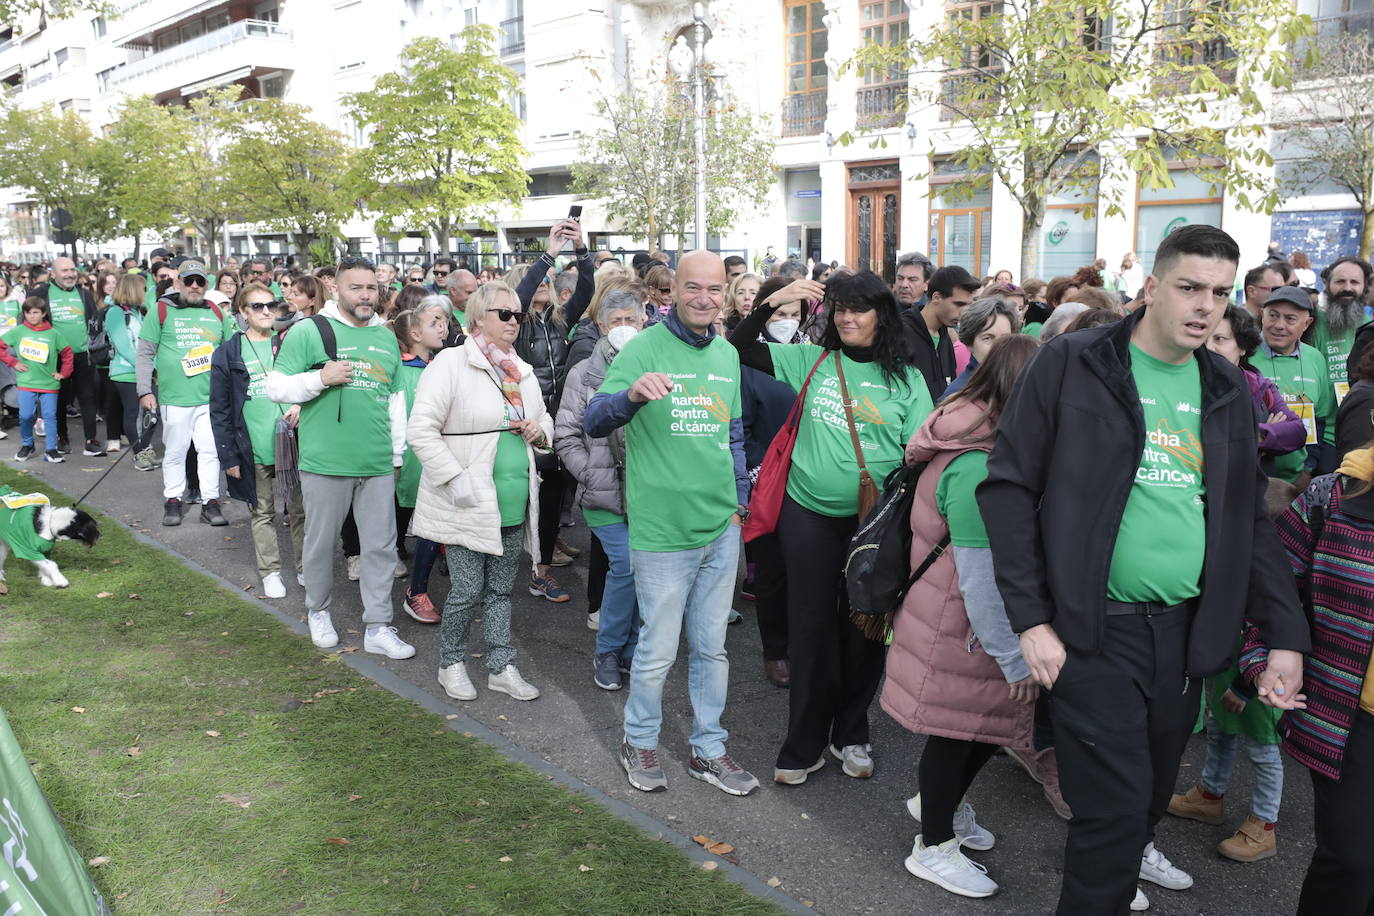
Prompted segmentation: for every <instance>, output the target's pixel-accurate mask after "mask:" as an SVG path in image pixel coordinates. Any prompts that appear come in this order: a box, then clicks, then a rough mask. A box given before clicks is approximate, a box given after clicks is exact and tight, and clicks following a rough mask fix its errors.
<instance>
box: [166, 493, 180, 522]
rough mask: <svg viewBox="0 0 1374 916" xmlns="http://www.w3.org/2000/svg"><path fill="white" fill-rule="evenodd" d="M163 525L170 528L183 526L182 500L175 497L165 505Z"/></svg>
mask: <svg viewBox="0 0 1374 916" xmlns="http://www.w3.org/2000/svg"><path fill="white" fill-rule="evenodd" d="M162 524H163V525H165V526H167V527H168V528H173V527H175V526H177V525H180V524H181V500H179V499H177V498H176V497H175V496H173V497H172V498H171V499H169V500H167V502H165V503H163V507H162Z"/></svg>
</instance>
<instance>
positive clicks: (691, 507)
mask: <svg viewBox="0 0 1374 916" xmlns="http://www.w3.org/2000/svg"><path fill="white" fill-rule="evenodd" d="M676 284H677V285H676V289H675V291H674V293H675V298H676V300H677V304H676V306H675V308H674V309H673V310H671V311H670V312H668V314H667V315H666V316H665V318H664V320H663V321H661V322H659V323H658V324H656V325H654V326H653V327H651V328H649V329H648V330H646V331H643V332H641V333H640V334H638V335H636V336H635V337H634V338H632V339H631V340H630V341H629V342H628V343H627V344H625V347H624V349H622V350H621V351H620V353H619V355H618V356H617V357H616V359H615V362H614V363H612V364H611V366H610V368H609V369H608V370H607V372H606V380H605V382H603V383H602V385H601V389H600V390H599V391H598V392H597V393H596V394H595V395H594V396H593V397H592V400H591V402H590V403H589V404H588V405H587V412H586V414H585V415H584V417H583V427H584V428H585V429H586V431H587V434H588V435H589V436H591V437H592V438H601V437H603V436H606V435H609V434H610V433H611V431H612V430H614V429H616V428H617V427H621V426H623V427H625V509H626V517H627V519H628V521H629V526H630V556H631V565H632V567H633V569H634V576H635V594H636V597H637V598H638V601H639V613H640V617H641V619H642V620H643V625H642V627H641V629H640V631H639V645H638V647H637V648H636V649H635V657H634V669H633V671H631V673H630V696H629V698H628V699H627V700H626V702H625V734H624V740H623V741H622V742H621V745H620V763H621V766H622V767H624V769H625V772H626V773H627V775H628V777H629V781H630V785H632V786H634V787H635V788H636V789H639V790H641V791H644V792H653V791H655V790H658V789H663V788H666V787H667V784H668V783H667V779H666V778H665V777H664V775H663V769H662V766H661V765H660V763H659V759H658V736H659V731H660V728H661V725H662V720H663V684H664V681H666V680H667V678H668V671H669V669H671V668H672V666H673V660H674V659H675V658H677V650H678V637H679V634H680V633H681V632H682V631H683V629H684V627H685V629H686V632H687V643H688V645H689V646H690V649H691V651H690V654H689V656H688V661H687V665H688V675H687V677H688V681H689V682H690V683H691V685H692V690H691V699H692V712H693V714H694V720H693V727H692V736H691V748H692V756H691V761H690V762H689V764H688V772H689V773H690V774H691V775H692V776H693V777H695V778H697V779H701V780H703V781H705V782H709V783H710V784H711V785H714V786H716V787H717V788H719V789H721V790H723V791H725V792H727V793H729V794H731V795H748V794H749V793H750V792H752V791H753V790H754V789H756V788H758V784H759V782H758V780H757V779H755V778H754V777H753V775H751V774H750V773H748V772H747V771H746V770H744V769H743V768H741V767H740V766H739V765H738V764H736V763H735V761H734V760H732V759H731V758H730V756H729V754H727V753H726V750H725V741H726V738H727V737H728V734H727V732H726V730H725V729H724V727H722V726H721V724H720V717H721V713H722V712H723V711H724V709H725V695H726V688H727V686H728V681H729V673H730V664H729V662H728V661H727V660H726V657H725V627H726V621H727V620H728V618H729V614H730V601H731V598H732V597H733V595H734V589H735V574H736V571H737V567H738V566H739V548H740V531H739V526H740V524H741V521H740V519H741V513H746V512H747V510H746V509H745V508H744V504H745V501H746V499H747V493H748V478H747V477H746V476H745V470H744V426H743V423H742V421H741V414H740V393H739V388H740V365H739V356H738V354H737V353H736V351H735V348H734V347H732V346H730V345H729V344H728V343H726V342H725V340H724V339H722V338H721V337H720V335H719V334H718V333H717V331H716V327H715V320H716V316H717V315H719V314H720V310H721V306H722V304H723V301H724V296H725V263H724V262H723V261H722V260H721V259H720V257H719V256H718V255H716V254H713V253H711V252H709V251H693V252H691V253H690V254H687V255H686V256H684V257H683V258H682V260H681V261H679V262H678V270H677V277H676Z"/></svg>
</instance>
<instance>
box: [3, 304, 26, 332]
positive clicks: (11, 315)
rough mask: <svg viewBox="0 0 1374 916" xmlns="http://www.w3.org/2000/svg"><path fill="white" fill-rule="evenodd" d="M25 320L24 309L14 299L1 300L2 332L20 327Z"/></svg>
mask: <svg viewBox="0 0 1374 916" xmlns="http://www.w3.org/2000/svg"><path fill="white" fill-rule="evenodd" d="M23 320H24V315H23V309H22V308H21V307H20V304H19V303H18V302H17V301H16V300H14V299H4V300H0V332H4V331H8V330H9V329H10V328H13V327H18V326H19V325H20V324H21V323H22V322H23Z"/></svg>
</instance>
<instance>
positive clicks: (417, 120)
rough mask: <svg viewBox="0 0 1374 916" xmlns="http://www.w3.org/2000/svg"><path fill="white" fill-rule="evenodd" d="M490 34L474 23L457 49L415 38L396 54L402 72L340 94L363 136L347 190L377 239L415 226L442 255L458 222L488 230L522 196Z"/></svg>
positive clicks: (517, 154) (504, 77) (502, 76)
mask: <svg viewBox="0 0 1374 916" xmlns="http://www.w3.org/2000/svg"><path fill="white" fill-rule="evenodd" d="M495 35H496V33H495V31H494V30H493V29H491V28H490V27H487V26H477V25H474V26H468V27H467V28H465V29H463V31H462V33H461V34H460V36H459V47H457V48H450V47H447V46H445V45H444V44H443V43H442V42H440V41H439V40H438V39H437V38H420V39H417V40H415V41H413V42H411V43H410V44H409V45H407V46H406V48H405V49H404V50H403V51H402V52H401V57H402V59H403V60H405V61H407V62H408V66H407V67H406V69H405V70H404V71H402V72H397V73H388V74H385V75H383V76H382V77H381V78H379V79H378V80H377V83H376V85H375V86H374V87H373V88H372V89H371V90H370V91H367V92H354V93H350V94H349V95H346V96H344V98H343V103H344V105H345V106H346V107H347V108H348V110H349V112H350V113H351V115H352V117H353V119H354V120H355V121H356V122H357V123H358V124H360V125H364V126H365V127H366V129H367V130H368V133H369V136H368V140H369V142H368V145H367V146H366V147H365V148H364V149H362V150H359V151H358V153H357V155H356V157H355V170H354V174H355V182H356V185H355V186H356V188H357V190H358V197H359V198H361V200H362V202H363V205H364V207H365V208H366V209H367V210H370V211H372V212H374V213H376V214H377V226H378V228H379V230H381V232H382V233H384V234H391V233H396V232H404V231H405V230H406V229H407V228H409V227H411V226H413V225H415V224H416V223H422V224H423V225H425V226H426V227H428V229H429V231H430V232H431V233H433V235H434V238H435V240H436V241H437V242H438V243H439V249H440V250H441V251H444V252H447V251H448V250H449V242H450V240H451V239H452V238H453V237H454V236H455V235H460V234H462V233H461V230H460V227H461V226H462V225H463V224H464V223H477V224H478V225H481V226H484V227H490V226H491V225H492V220H493V218H494V217H495V215H496V209H497V207H498V206H499V205H501V204H516V203H519V201H520V199H521V198H522V197H523V196H524V194H525V189H526V187H527V186H528V182H529V176H528V175H526V173H525V170H524V168H523V167H522V166H521V161H522V160H523V158H524V155H525V150H524V147H523V146H522V145H521V143H520V137H519V133H518V132H519V129H520V119H519V118H517V117H516V115H515V112H514V111H513V110H512V109H511V107H510V97H511V94H512V93H513V92H515V91H516V87H517V85H518V81H517V79H516V76H515V74H514V73H513V72H512V71H511V70H510V69H509V68H507V67H505V66H503V65H502V64H501V62H500V60H499V58H497V57H496V55H495V54H493V53H492V43H493V41H494V40H495Z"/></svg>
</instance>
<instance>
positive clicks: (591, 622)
mask: <svg viewBox="0 0 1374 916" xmlns="http://www.w3.org/2000/svg"><path fill="white" fill-rule="evenodd" d="M587 629H589V630H599V629H601V612H600V611H592V612H591V613H590V614H588V615H587Z"/></svg>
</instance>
